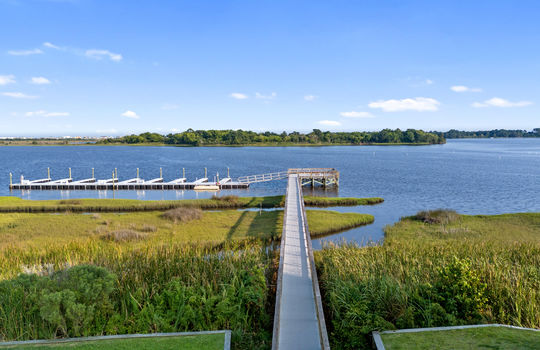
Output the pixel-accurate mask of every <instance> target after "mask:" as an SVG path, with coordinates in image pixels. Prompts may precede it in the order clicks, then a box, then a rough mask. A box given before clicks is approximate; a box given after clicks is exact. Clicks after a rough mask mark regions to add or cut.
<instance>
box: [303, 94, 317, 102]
mask: <svg viewBox="0 0 540 350" xmlns="http://www.w3.org/2000/svg"><path fill="white" fill-rule="evenodd" d="M316 99H317V96H315V95H306V96H304V100H305V101H309V102H311V101H315V100H316Z"/></svg>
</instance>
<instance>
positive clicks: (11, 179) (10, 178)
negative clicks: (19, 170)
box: [9, 173, 13, 188]
mask: <svg viewBox="0 0 540 350" xmlns="http://www.w3.org/2000/svg"><path fill="white" fill-rule="evenodd" d="M12 185H13V174H12V173H9V188H11V186H12Z"/></svg>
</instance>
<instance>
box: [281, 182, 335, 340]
mask: <svg viewBox="0 0 540 350" xmlns="http://www.w3.org/2000/svg"><path fill="white" fill-rule="evenodd" d="M272 348H273V349H280V350H288V349H291V350H292V349H294V350H299V349H329V348H330V347H329V345H328V335H327V333H326V326H325V323H324V314H323V311H322V303H321V298H320V292H319V284H318V280H317V273H316V270H315V266H314V262H313V250H312V248H311V238H310V236H309V229H308V226H307V222H306V215H305V209H304V197H303V195H302V189H301V185H300V179H299V176H298V174H289V176H288V184H287V196H286V199H285V214H284V220H283V234H282V238H281V251H280V262H279V272H278V282H277V292H276V309H275V315H274V334H273V340H272Z"/></svg>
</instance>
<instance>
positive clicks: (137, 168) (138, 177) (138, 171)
mask: <svg viewBox="0 0 540 350" xmlns="http://www.w3.org/2000/svg"><path fill="white" fill-rule="evenodd" d="M138 178H139V168H137V179H138Z"/></svg>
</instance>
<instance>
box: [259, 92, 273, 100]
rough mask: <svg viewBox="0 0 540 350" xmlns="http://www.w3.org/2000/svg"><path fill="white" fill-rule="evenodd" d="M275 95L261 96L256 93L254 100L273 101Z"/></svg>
mask: <svg viewBox="0 0 540 350" xmlns="http://www.w3.org/2000/svg"><path fill="white" fill-rule="evenodd" d="M276 96H277V94H276V93H275V92H272V93H271V94H270V95H263V94H260V93H258V92H256V93H255V98H258V99H261V100H273V99H274V98H276Z"/></svg>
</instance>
